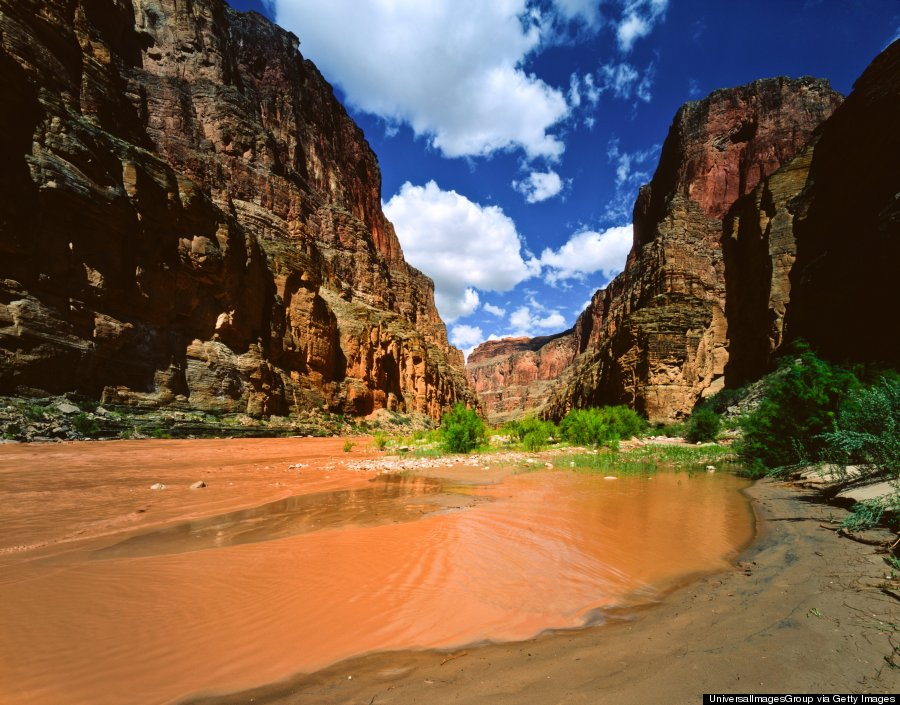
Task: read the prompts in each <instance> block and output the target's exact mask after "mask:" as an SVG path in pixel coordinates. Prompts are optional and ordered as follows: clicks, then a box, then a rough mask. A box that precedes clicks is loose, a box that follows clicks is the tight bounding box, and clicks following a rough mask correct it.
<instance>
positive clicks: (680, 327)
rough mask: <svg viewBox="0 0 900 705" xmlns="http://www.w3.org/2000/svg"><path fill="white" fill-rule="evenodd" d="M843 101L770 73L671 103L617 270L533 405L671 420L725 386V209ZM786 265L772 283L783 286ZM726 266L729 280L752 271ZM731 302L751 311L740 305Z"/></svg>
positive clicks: (822, 87) (553, 413)
mask: <svg viewBox="0 0 900 705" xmlns="http://www.w3.org/2000/svg"><path fill="white" fill-rule="evenodd" d="M840 103H841V96H840V95H839V94H838V93H836V92H835V91H833V90H832V89H831V88H830V86H829V85H828V83H827V81H822V80H818V79H812V78H801V79H788V78H776V79H765V80H760V81H754V82H753V83H750V84H748V85H746V86H741V87H738V88H731V89H723V90H718V91H715V92H714V93H712V94H711V95H710V96H708V97H707V98H706V99H704V100H702V101H698V102H691V103H687V104H686V105H684V106H683V107H682V108H681V109H680V110H679V111H678V113H677V114H676V116H675V119H674V121H673V123H672V126H671V128H670V130H669V134H668V136H667V138H666V140H665V143H664V144H663V148H662V153H661V155H660V162H659V165H658V167H657V170H656V172H655V174H654V176H653V179H652V181H651V182H650V183H649V184H646V185H645V186H643V187H642V188H641V190H640V194H639V196H638V198H637V201H636V203H635V207H634V243H633V246H632V249H631V252H630V253H629V256H628V259H627V262H626V265H625V269H624V271H623V272H622V273H621V274H620V275H618V276H617V277H616V278H615V279H614V280H613V281H612V282H610V284H609V285H608V286H607V287H606V289H604V290H602V291H599V292H597V294H596V295H595V296H594V298H593V300H592V302H591V305H590V306H589V307H588V309H587V310H586V311H585V312H584V313H583V314H582V316H581V317H580V318H579V323H578V324H577V325H576V328H575V330H576V331H578V330H580V331H581V333H579V334H578V339H577V341H575V342H574V343H573V344H574V345H575V349H576V350H577V353H576V354H575V356H574V358H573V362H572V364H571V365H569V366H568V367H567V368H566V369H565V370H564V371H563V373H562V374H561V375H560V376H559V378H558V379H557V380H556V381H555V382H554V383H552V384H550V385H547V386H546V389H545V390H544V394H545V402H543V403H542V404H541V406H540V410H539V411H540V413H542V414H544V415H547V416H549V417H551V418H555V419H559V418H561V417H562V416H563V415H565V413H566V412H567V411H568V410H569V409H571V408H580V407H587V406H598V405H603V404H627V405H629V406H631V407H632V408H635V409H637V410H638V411H640V412H641V413H643V414H644V415H646V416H647V417H648V418H649V419H650V420H652V421H671V420H674V419H676V418H680V417H683V416H685V415H687V414H689V413H690V411H691V409H692V408H693V407H694V405H695V404H696V402H697V400H698V399H699V398H700V397H701V395H709V394H713V393H715V392H716V391H718V390H719V389H721V388H723V387H724V385H725V382H726V379H725V375H726V367H727V365H728V362H729V355H730V348H729V339H730V332H729V328H730V324H729V320H728V313H729V311H728V310H727V309H729V306H730V304H729V297H728V296H726V289H727V287H728V283H727V281H726V279H727V274H732V272H730V271H726V270H728V266H727V264H726V260H725V255H724V249H727V248H728V247H729V245H728V244H727V242H728V237H726V236H725V234H724V232H725V230H726V229H729V228H732V227H734V226H735V222H736V221H735V218H734V217H733V216H732V215H730V212H731V209H732V208H733V207H734V205H735V204H736V203H737V202H739V201H741V199H753V198H761V197H762V196H760V195H759V193H758V192H757V187H758V186H759V185H760V183H767V179H768V177H769V176H770V175H772V174H773V173H775V172H776V171H778V169H779V168H780V167H781V166H782V165H785V164H787V163H788V162H791V160H792V159H793V158H794V157H795V156H797V155H798V154H799V153H801V152H802V151H803V149H804V147H805V145H806V144H807V142H808V141H809V140H810V138H811V137H812V135H813V132H814V130H815V129H816V128H817V127H818V126H819V125H820V124H821V123H822V122H823V121H824V120H825V119H826V118H828V117H829V116H830V115H831V114H832V113H833V112H834V110H835V109H836V108H837V107H838V106H839V105H840ZM780 178H781V179H782V181H781V182H779V185H778V186H777V187H776V190H777V189H789V188H793V187H794V186H796V184H793V185H791V184H787V183H784V179H787V180H788V181H790V180H791V179H794V180H795V181H796V180H797V178H799V180H800V181H802V176H801V177H796V176H793V177H780ZM783 196H784V197H785V198H786V197H787V195H786V194H783ZM741 247H744V245H743V244H742V245H741ZM772 247H773V248H775V250H778V252H777V253H774V254H773V255H772V256H773V257H774V256H776V255H777V256H778V257H781V258H783V259H784V258H787V259H789V257H790V255H789V254H785V253H784V252H782V250H783V249H784V247H787V248H788V250H790V249H791V244H790V243H787V244H785V243H783V242H780V241H777V239H776V241H774V242H773V243H772ZM779 248H781V249H779ZM745 249H746V248H745ZM735 251H736V250H735ZM766 256H767V257H768V254H767V255H766ZM769 259H771V257H770V258H769ZM767 261H768V260H767ZM786 266H787V267H788V268H789V263H786ZM786 271H787V270H785V269H783V270H782V271H781V272H780V273H779V274H777V275H776V276H775V278H774V281H776V282H781V283H782V284H784V282H783V281H782V279H783V278H784V276H783V275H784V274H785V272H786ZM733 274H734V276H732V277H731V279H732V284H733V285H736V282H738V281H743V282H748V281H750V280H751V278H752V276H755V275H751V274H749V273H748V272H744V273H743V274H742V275H739V274H737V273H733ZM771 280H772V278H770V281H771ZM750 284H751V285H750V286H749V289H752V290H753V291H752V293H750V294H748V295H749V296H751V297H754V296H762V297H763V299H765V301H766V302H768V300H769V298H770V291H769V288H766V287H768V284H767V283H763V282H761V283H760V286H762V287H763V288H764V289H765V293H764V294H763V293H760V291H761V289H760V290H759V291H758V290H757V289H754V288H753V287H754V286H756V285H755V284H753V282H752V281H751V282H750ZM784 286H785V287H786V284H785V285H784ZM785 292H786V288H785V289H784V291H782V293H781V294H779V293H778V292H774V293H771V297H774V298H776V299H777V298H778V296H780V295H781V296H782V298H784V297H785V296H786V293H785ZM783 304H784V301H782V302H781V303H780V304H778V303H776V304H773V305H775V306H776V308H777V307H778V306H781V307H782V308H781V313H780V315H781V317H782V318H783V316H784V311H783ZM754 305H755V304H754ZM748 306H749V304H748ZM738 308H740V309H741V312H742V313H741V314H740V315H750V314H748V313H746V311H744V308H746V306H745V305H744V304H740V305H739V306H738ZM750 308H752V306H750ZM779 326H780V322H779ZM585 330H586V331H587V332H586V333H585ZM732 332H733V330H732ZM779 335H780V328H779ZM738 337H739V334H738ZM757 343H758V344H759V345H762V344H763V341H757ZM766 344H768V342H767V341H766ZM751 357H753V359H754V363H753V364H754V365H755V364H756V362H755V361H756V357H755V356H753V355H751ZM482 364H484V363H482ZM744 364H746V363H744ZM486 406H487V407H488V408H490V405H489V404H487V405H486ZM507 413H510V412H509V411H507Z"/></svg>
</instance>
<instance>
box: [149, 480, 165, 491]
mask: <svg viewBox="0 0 900 705" xmlns="http://www.w3.org/2000/svg"><path fill="white" fill-rule="evenodd" d="M150 489H151V490H164V489H166V486H165V485H164V484H163V483H161V482H154V483H153V484H152V485H150Z"/></svg>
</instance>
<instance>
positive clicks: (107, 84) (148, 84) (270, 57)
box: [0, 0, 474, 418]
mask: <svg viewBox="0 0 900 705" xmlns="http://www.w3.org/2000/svg"><path fill="white" fill-rule="evenodd" d="M298 45H299V42H298V39H297V37H296V36H294V35H293V34H290V33H289V32H286V31H284V30H282V29H280V28H279V27H277V26H275V25H273V24H272V23H270V22H269V21H268V20H266V19H265V18H263V17H262V16H260V15H258V14H255V13H240V12H236V11H233V10H232V9H230V8H229V7H228V6H227V5H226V4H225V3H224V2H223V1H222V0H203V1H200V0H192V1H188V2H176V0H115V2H111V3H98V2H93V1H92V0H77V1H75V2H71V1H68V0H51V1H50V2H43V1H41V2H37V1H36V0H26V1H22V0H2V2H0V89H2V91H3V94H4V100H3V101H2V105H0V157H2V161H3V164H4V168H3V170H2V172H0V194H2V197H0V394H5V395H9V396H40V395H48V394H62V393H77V394H80V395H84V396H86V397H88V398H93V399H96V400H101V401H103V402H104V403H107V404H117V405H120V406H123V407H127V406H134V407H143V408H154V407H164V408H175V409H178V408H183V409H201V410H206V411H213V412H221V413H247V414H251V415H257V416H258V415H274V414H281V415H283V414H290V413H295V412H298V411H309V410H318V409H324V410H328V411H333V412H340V413H345V414H352V415H355V416H362V415H367V414H369V413H371V412H373V411H374V410H377V409H388V410H390V411H399V412H408V413H411V412H419V413H422V414H427V415H428V416H431V417H432V418H440V416H441V414H442V413H443V412H444V411H445V410H447V409H448V408H449V407H450V406H451V405H452V404H453V403H454V402H457V401H462V402H465V403H470V404H471V403H473V402H474V397H473V395H472V393H471V391H470V389H469V388H468V386H467V384H466V380H465V376H464V371H463V359H462V354H461V353H460V351H459V350H457V349H456V348H454V347H452V346H451V345H450V344H449V343H448V340H447V332H446V328H445V326H444V323H443V322H442V320H441V319H440V317H439V315H438V313H437V310H436V308H435V305H434V291H433V284H432V282H431V280H430V279H428V278H427V277H426V276H425V275H423V274H422V273H421V272H419V271H418V270H416V269H414V268H413V267H411V266H410V265H408V264H407V263H406V261H405V260H404V258H403V253H402V251H401V247H400V244H399V242H398V240H397V236H396V234H395V232H394V229H393V226H392V225H391V223H390V222H389V221H388V220H387V219H386V218H385V216H384V214H383V213H382V210H381V200H380V199H381V174H380V170H379V166H378V163H377V161H376V158H375V155H374V154H373V152H372V150H371V149H370V147H369V145H368V143H367V141H366V139H365V137H364V135H363V133H362V131H361V130H360V129H359V127H358V126H357V125H356V124H355V123H354V122H353V121H352V119H351V118H350V117H349V116H348V115H347V112H346V111H345V109H344V108H343V106H342V105H341V104H340V102H339V101H338V100H337V98H336V97H335V95H334V92H333V90H332V88H331V86H330V85H329V84H328V83H327V82H326V81H325V80H324V79H323V77H322V76H321V74H320V73H319V71H318V70H317V69H316V67H315V66H314V65H313V64H312V63H311V62H309V61H307V60H305V59H304V58H303V57H302V55H301V54H300V53H299V51H298Z"/></svg>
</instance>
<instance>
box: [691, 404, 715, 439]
mask: <svg viewBox="0 0 900 705" xmlns="http://www.w3.org/2000/svg"><path fill="white" fill-rule="evenodd" d="M721 428H722V418H721V417H720V416H719V415H718V414H717V413H716V412H715V411H713V410H712V409H710V408H707V407H705V406H701V407H700V408H699V409H697V410H696V411H695V412H694V413H693V414H691V416H690V418H689V419H688V421H687V426H686V430H685V434H684V437H685V439H686V440H688V441H689V442H691V443H707V442H708V441H714V440H715V439H716V436H718V435H719V429H721Z"/></svg>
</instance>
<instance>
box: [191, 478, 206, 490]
mask: <svg viewBox="0 0 900 705" xmlns="http://www.w3.org/2000/svg"><path fill="white" fill-rule="evenodd" d="M204 487H206V483H205V482H204V481H203V480H197V481H196V482H195V483H194V484H192V485H191V489H192V490H202V489H203V488H204Z"/></svg>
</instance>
